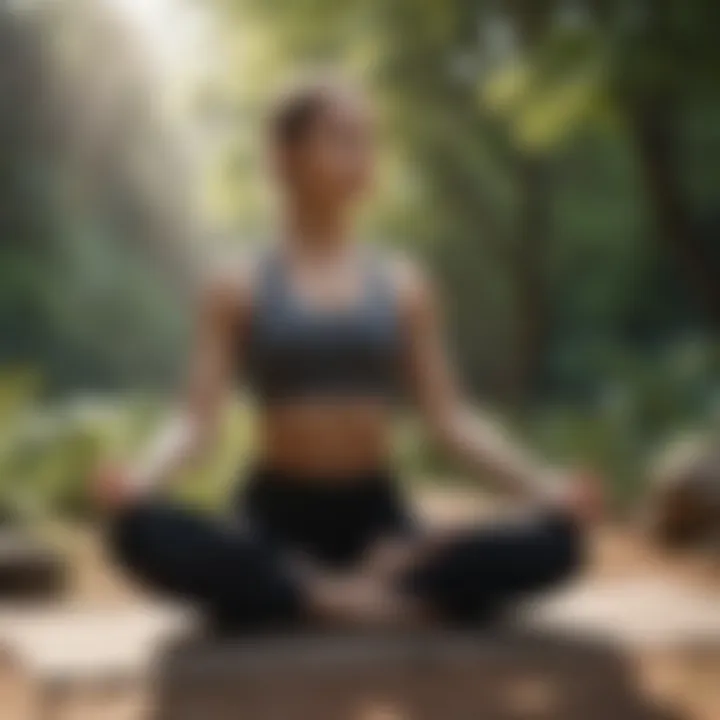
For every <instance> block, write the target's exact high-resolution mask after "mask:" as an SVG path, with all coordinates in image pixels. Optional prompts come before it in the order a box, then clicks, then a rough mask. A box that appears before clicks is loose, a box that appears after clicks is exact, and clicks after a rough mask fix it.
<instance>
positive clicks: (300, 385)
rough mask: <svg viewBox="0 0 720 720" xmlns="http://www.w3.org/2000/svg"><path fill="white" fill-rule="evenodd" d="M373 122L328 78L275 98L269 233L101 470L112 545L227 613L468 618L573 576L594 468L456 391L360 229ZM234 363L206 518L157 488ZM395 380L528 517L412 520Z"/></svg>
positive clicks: (224, 618) (430, 327) (409, 278)
mask: <svg viewBox="0 0 720 720" xmlns="http://www.w3.org/2000/svg"><path fill="white" fill-rule="evenodd" d="M372 131H373V127H372V121H371V118H370V114H369V112H368V108H367V106H366V103H365V101H364V99H363V97H362V96H361V95H360V94H359V93H358V92H356V91H354V90H353V89H351V88H349V87H348V86H346V85H343V84H342V83H338V82H328V81H320V82H314V83H310V84H308V85H305V86H303V87H301V88H298V89H296V90H295V91H294V92H293V93H290V94H289V95H288V96H286V97H285V98H284V99H283V101H282V102H281V103H279V105H278V107H277V109H276V110H275V113H274V115H273V116H272V119H271V131H270V134H271V144H272V151H273V157H274V160H275V163H274V165H275V170H276V176H277V180H278V184H279V189H280V191H281V196H282V203H283V205H282V208H283V221H284V225H283V228H282V233H281V239H280V240H279V241H278V242H277V243H275V244H274V246H273V247H271V248H270V249H269V250H267V251H266V252H263V253H261V254H259V256H258V257H256V258H254V259H253V260H247V261H245V262H244V263H243V266H242V267H241V268H237V269H233V270H229V271H226V272H225V273H223V277H220V278H217V279H215V280H213V281H212V282H211V283H210V284H209V287H208V288H207V291H206V292H205V297H204V301H203V303H202V308H201V318H200V322H199V334H198V338H197V344H196V348H195V355H196V356H195V359H194V363H193V365H192V372H191V379H190V383H189V389H188V392H187V396H186V398H185V404H184V407H183V409H182V411H181V412H180V413H178V414H177V416H176V418H175V420H174V421H173V422H172V423H171V424H170V427H168V428H166V429H165V430H164V431H163V433H161V435H160V437H159V438H158V439H157V440H156V441H155V442H154V443H153V444H152V445H151V447H150V450H149V452H148V453H146V454H145V456H144V457H143V458H142V459H141V461H140V462H138V463H134V464H132V465H130V466H129V467H128V468H125V469H115V470H113V471H105V472H104V473H101V474H100V478H99V483H98V489H99V498H100V500H101V501H102V502H103V503H104V505H105V507H106V508H107V509H108V510H110V511H111V512H112V513H113V515H114V519H113V527H114V533H113V546H114V550H115V552H116V553H117V556H118V557H119V558H120V560H121V561H122V563H123V564H124V565H125V566H126V567H127V568H128V569H129V570H130V571H131V572H132V573H133V574H134V575H135V576H137V577H138V578H140V579H142V580H144V581H145V582H146V583H148V584H150V585H151V586H152V587H154V588H156V589H158V590H162V591H165V592H169V593H171V594H173V595H175V596H181V597H184V598H188V599H190V600H193V601H194V602H196V603H198V604H199V605H200V606H201V607H203V608H204V609H205V610H206V611H207V612H208V613H210V614H211V616H212V617H213V618H215V619H216V620H219V621H221V622H222V623H224V624H230V625H232V626H233V627H248V626H250V627H257V626H259V625H266V624H268V623H272V624H276V623H292V622H298V621H300V620H301V619H303V618H310V619H313V620H316V621H320V622H329V623H333V622H351V623H356V624H364V625H378V624H381V625H384V624H397V623H400V622H403V623H418V622H428V621H433V620H437V621H449V622H466V621H475V620H478V619H481V618H484V617H486V616H487V614H488V613H490V612H493V611H495V610H496V609H498V607H501V606H503V605H505V604H506V603H508V602H509V601H511V600H513V599H515V598H517V597H519V596H521V595H524V594H526V593H528V592H532V591H538V590H540V589H543V588H546V587H549V586H551V585H552V584H554V583H557V582H559V581H560V580H562V579H564V578H566V577H567V576H568V575H570V574H571V573H572V572H573V571H574V570H575V569H576V568H577V566H578V561H579V555H580V544H581V536H582V529H583V526H584V525H585V523H586V522H587V521H588V520H589V519H590V518H591V515H592V514H593V511H594V505H595V494H594V490H593V488H592V487H590V486H588V485H587V484H586V483H584V482H580V481H574V480H572V479H570V478H569V477H567V476H564V475H563V474H561V473H557V472H554V471H552V470H549V469H547V468H545V467H542V466H540V465H538V464H536V463H534V462H533V461H531V460H529V459H528V458H527V457H526V456H525V455H524V453H522V452H521V451H519V450H518V449H516V448H515V447H513V446H512V445H511V444H510V443H508V442H507V441H506V439H505V438H504V436H503V435H502V434H501V433H499V432H498V431H496V430H495V429H494V428H493V426H492V425H491V424H490V423H489V422H488V421H487V420H483V419H482V418H480V417H477V416H475V415H473V414H472V413H470V412H469V411H468V410H467V409H466V407H465V405H464V404H463V401H462V398H461V396H460V395H459V394H458V390H457V389H456V384H455V379H454V377H453V373H452V370H451V367H450V365H449V363H448V360H447V359H446V356H445V351H444V348H443V344H442V342H441V334H442V333H441V329H440V328H439V321H438V313H437V309H436V304H437V302H436V299H435V294H434V291H433V289H432V286H431V284H430V282H429V281H428V280H427V279H426V277H425V276H424V275H423V273H422V272H421V271H420V270H419V269H418V267H417V266H416V265H414V264H413V263H412V262H410V261H408V260H406V259H399V258H393V257H389V256H386V255H384V254H381V253H379V252H377V251H375V250H371V249H369V248H365V247H362V246H361V245H360V244H358V242H357V241H356V240H355V238H354V236H353V232H352V223H353V212H354V210H355V209H356V207H357V205H358V201H359V199H360V198H361V197H362V196H363V195H364V194H365V192H366V191H367V190H368V189H369V187H370V185H371V176H372V169H373V150H374V144H373V132H372ZM238 373H241V374H242V377H243V378H244V380H245V381H246V383H247V384H248V386H249V388H250V389H251V391H252V392H253V394H254V395H255V397H256V398H257V404H258V424H259V431H260V432H259V436H260V443H259V445H260V447H259V453H258V460H257V463H256V465H255V470H254V471H253V472H252V473H251V476H250V477H249V479H248V481H247V482H246V483H244V484H243V486H242V492H241V497H240V502H239V506H240V509H241V511H240V512H238V513H236V520H235V521H234V522H232V523H225V524H220V523H214V522H213V521H211V520H209V519H204V518H202V517H196V516H194V515H193V514H192V513H190V512H188V511H186V510H183V509H180V508H177V507H173V506H171V504H170V503H169V502H168V501H166V500H163V499H162V498H161V494H160V493H158V489H159V488H160V487H161V486H162V483H163V481H165V480H166V479H167V478H170V477H171V476H172V475H173V473H174V472H175V471H177V470H178V469H179V468H180V467H181V466H182V465H183V464H184V463H187V462H188V461H189V459H190V458H191V457H192V456H194V455H196V454H197V453H198V452H199V451H200V450H201V449H202V447H203V445H204V444H205V442H206V441H207V439H208V438H209V437H210V436H211V435H212V432H213V430H214V429H215V427H216V423H217V419H218V416H219V410H220V408H221V407H222V404H223V400H225V399H226V398H227V397H228V396H229V394H230V392H231V388H232V385H233V381H234V379H235V378H236V377H237V376H238ZM401 392H403V393H408V394H409V395H410V396H411V398H412V399H413V400H414V401H415V403H416V405H417V407H418V408H419V411H420V412H421V413H422V416H423V418H424V419H425V421H426V422H427V425H428V427H429V429H430V430H431V431H432V433H433V435H434V436H435V437H436V438H437V439H438V441H439V442H440V443H441V444H442V445H443V446H444V447H445V448H446V449H447V450H449V451H450V452H452V453H454V454H455V455H456V456H459V457H461V458H463V459H464V460H465V461H466V462H467V463H469V465H470V466H471V467H472V468H475V469H477V470H478V471H480V472H482V474H483V476H488V475H489V476H492V477H493V478H495V479H496V481H497V483H498V485H499V486H500V487H501V488H503V489H505V490H507V491H508V492H510V493H512V494H514V495H515V496H517V497H518V498H520V499H522V500H523V501H524V502H525V504H527V506H528V512H527V515H526V516H524V519H522V520H518V519H517V518H515V519H513V520H512V521H504V522H501V523H500V524H495V525H488V526H483V527H478V528H474V529H471V530H457V532H456V533H454V534H453V533H450V534H447V533H446V534H445V536H444V537H442V538H441V537H433V536H432V535H431V534H430V533H428V532H427V531H423V529H422V528H420V527H418V526H417V524H416V523H415V522H414V521H413V519H412V518H411V517H410V514H409V511H408V510H407V508H406V506H405V504H404V503H403V502H402V500H401V498H400V497H398V493H397V490H396V486H395V482H394V478H393V472H392V470H391V469H390V461H389V455H390V435H391V424H392V416H393V407H394V406H395V404H396V399H397V397H398V395H399V393H401Z"/></svg>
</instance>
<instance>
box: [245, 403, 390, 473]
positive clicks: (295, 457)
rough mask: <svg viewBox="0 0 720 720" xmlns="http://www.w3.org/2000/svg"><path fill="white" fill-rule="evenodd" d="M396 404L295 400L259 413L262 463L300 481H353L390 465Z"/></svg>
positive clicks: (265, 408)
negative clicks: (391, 437) (393, 412)
mask: <svg viewBox="0 0 720 720" xmlns="http://www.w3.org/2000/svg"><path fill="white" fill-rule="evenodd" d="M391 414H392V413H391V409H390V407H389V406H388V404H387V403H385V402H383V401H382V400H376V399H367V398H360V399H358V398H347V399H342V398H332V399H327V400H326V399H312V400H293V401H292V402H289V403H282V404H275V405H270V406H266V407H264V408H262V409H261V410H260V411H259V413H258V430H259V452H260V458H261V463H263V464H265V465H266V466H268V467H272V468H274V469H277V470H280V471H283V472H286V473H287V474H288V477H293V476H295V477H297V478H298V481H303V479H305V481H307V479H308V478H311V479H312V481H314V482H318V483H320V482H335V483H341V482H343V481H347V482H352V481H353V479H354V478H357V477H361V476H362V475H363V474H364V473H368V472H372V471H374V470H377V469H378V468H382V467H384V466H385V465H386V464H387V463H388V460H389V457H390V453H391V442H390V436H391V420H392V418H391Z"/></svg>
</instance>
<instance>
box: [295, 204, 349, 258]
mask: <svg viewBox="0 0 720 720" xmlns="http://www.w3.org/2000/svg"><path fill="white" fill-rule="evenodd" d="M285 237H286V239H287V241H288V242H289V243H290V244H291V245H293V246H295V248H296V249H297V248H302V250H303V251H304V252H310V253H313V254H317V255H321V256H322V255H334V254H335V253H337V252H342V251H343V249H345V248H347V246H348V245H350V244H351V231H350V222H349V218H348V217H347V213H346V212H343V211H340V210H336V209H328V208H311V207H308V206H303V207H295V208H292V207H291V208H290V209H289V211H288V212H287V213H286V220H285Z"/></svg>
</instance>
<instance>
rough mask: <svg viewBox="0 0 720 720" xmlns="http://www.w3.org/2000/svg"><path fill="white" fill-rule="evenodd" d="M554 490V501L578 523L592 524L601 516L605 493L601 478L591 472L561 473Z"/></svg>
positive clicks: (583, 524)
mask: <svg viewBox="0 0 720 720" xmlns="http://www.w3.org/2000/svg"><path fill="white" fill-rule="evenodd" d="M555 490H556V491H557V492H555V493H554V495H555V497H554V503H555V504H556V505H557V506H558V507H559V508H560V509H562V510H564V511H565V512H567V513H568V514H569V515H570V516H571V517H573V518H574V519H575V520H576V521H577V522H578V523H579V524H580V525H582V526H588V525H592V524H594V523H596V522H597V521H598V520H600V519H601V518H602V515H603V512H604V509H605V493H604V488H603V485H602V481H601V479H600V478H599V477H598V476H597V475H596V474H594V473H593V472H591V471H587V470H579V471H571V472H565V473H562V474H561V475H560V479H559V480H558V482H557V486H556V488H555Z"/></svg>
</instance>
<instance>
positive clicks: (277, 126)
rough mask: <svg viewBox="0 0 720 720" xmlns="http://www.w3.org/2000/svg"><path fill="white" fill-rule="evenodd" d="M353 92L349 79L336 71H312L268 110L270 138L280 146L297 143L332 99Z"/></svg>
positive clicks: (286, 91) (333, 100) (280, 96)
mask: <svg viewBox="0 0 720 720" xmlns="http://www.w3.org/2000/svg"><path fill="white" fill-rule="evenodd" d="M356 92H357V89H356V88H355V86H354V84H353V83H352V82H351V81H349V80H348V79H346V78H343V77H341V76H339V75H337V74H335V73H322V74H320V73H315V74H314V75H313V76H311V77H309V78H304V79H303V80H301V81H297V82H295V83H293V84H292V85H291V86H289V87H288V88H286V89H285V90H284V91H283V92H282V93H280V95H279V97H278V99H277V100H276V101H275V103H274V105H273V107H272V110H271V112H270V117H269V123H268V124H269V129H270V135H271V139H272V140H273V141H274V142H275V143H277V144H278V145H280V146H286V147H287V146H292V145H294V144H296V143H297V142H298V141H301V140H303V139H304V138H305V137H306V136H307V134H308V132H309V130H311V129H312V126H313V124H314V123H315V121H316V120H317V118H318V116H319V115H320V114H321V113H322V112H323V111H324V110H326V109H327V108H328V107H329V106H330V105H332V103H333V102H335V101H336V100H337V99H338V98H341V97H343V96H348V95H354V94H355V93H356Z"/></svg>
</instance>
